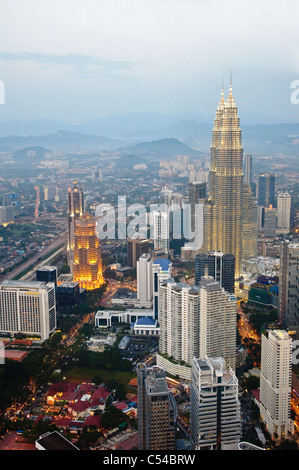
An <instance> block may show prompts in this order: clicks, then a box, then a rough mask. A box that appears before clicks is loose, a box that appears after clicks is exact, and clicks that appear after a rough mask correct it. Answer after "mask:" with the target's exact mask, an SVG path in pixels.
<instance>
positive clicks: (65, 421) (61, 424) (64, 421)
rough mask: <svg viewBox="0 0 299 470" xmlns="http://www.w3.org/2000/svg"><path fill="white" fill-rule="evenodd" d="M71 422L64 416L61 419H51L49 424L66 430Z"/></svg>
mask: <svg viewBox="0 0 299 470" xmlns="http://www.w3.org/2000/svg"><path fill="white" fill-rule="evenodd" d="M71 421H72V419H71V418H67V417H66V416H64V417H63V418H58V419H57V418H55V417H53V419H52V421H51V423H52V424H55V425H56V426H57V427H62V428H68V426H69V424H70V422H71Z"/></svg>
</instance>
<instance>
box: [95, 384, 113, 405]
mask: <svg viewBox="0 0 299 470" xmlns="http://www.w3.org/2000/svg"><path fill="white" fill-rule="evenodd" d="M109 395H110V393H109V392H108V390H107V389H106V388H103V387H99V388H97V389H96V390H95V391H94V393H93V394H92V396H91V406H97V405H99V404H101V403H105V401H106V399H107V397H108V396H109Z"/></svg>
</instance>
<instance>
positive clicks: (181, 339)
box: [159, 279, 200, 366]
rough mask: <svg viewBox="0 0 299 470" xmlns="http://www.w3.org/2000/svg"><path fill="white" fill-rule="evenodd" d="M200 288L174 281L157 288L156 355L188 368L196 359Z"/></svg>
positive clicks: (171, 280)
mask: <svg viewBox="0 0 299 470" xmlns="http://www.w3.org/2000/svg"><path fill="white" fill-rule="evenodd" d="M199 314H200V296H199V288H198V287H191V286H189V285H188V284H184V283H176V282H174V280H173V279H169V280H168V281H166V282H164V283H162V284H161V286H160V288H159V325H160V342H159V352H160V353H161V354H165V355H167V356H168V357H169V358H170V357H171V358H172V359H173V360H174V361H175V362H177V363H181V362H184V363H185V364H188V365H189V366H191V363H192V359H193V357H194V356H195V357H198V355H199Z"/></svg>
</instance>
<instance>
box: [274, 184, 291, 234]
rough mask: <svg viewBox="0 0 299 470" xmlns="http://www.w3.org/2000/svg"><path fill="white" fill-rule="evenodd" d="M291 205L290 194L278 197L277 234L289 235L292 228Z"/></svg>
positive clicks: (285, 193)
mask: <svg viewBox="0 0 299 470" xmlns="http://www.w3.org/2000/svg"><path fill="white" fill-rule="evenodd" d="M291 205H292V198H291V195H290V193H288V192H283V193H279V194H278V196H277V233H285V234H287V233H289V232H290V227H291Z"/></svg>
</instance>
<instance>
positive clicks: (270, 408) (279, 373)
mask: <svg viewBox="0 0 299 470" xmlns="http://www.w3.org/2000/svg"><path fill="white" fill-rule="evenodd" d="M261 345H262V348H261V374H260V414H261V417H262V419H263V422H264V423H265V425H266V426H267V428H268V431H269V433H270V434H271V435H277V437H278V438H287V437H288V436H289V435H290V434H292V433H293V431H294V427H293V421H292V420H291V417H290V411H291V381H292V362H291V361H292V338H291V337H290V335H289V334H288V333H287V332H286V331H284V330H267V331H266V332H265V333H263V334H262V342H261Z"/></svg>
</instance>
